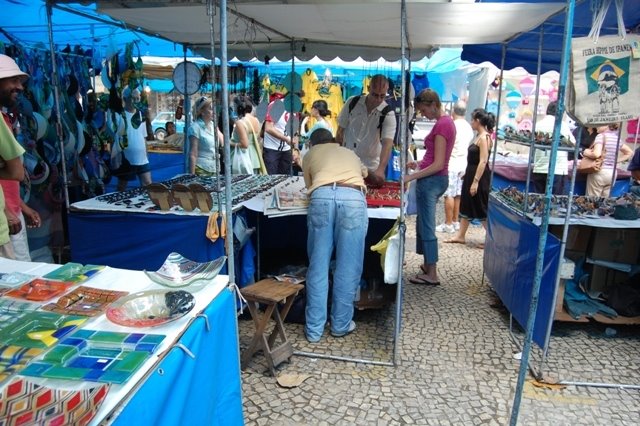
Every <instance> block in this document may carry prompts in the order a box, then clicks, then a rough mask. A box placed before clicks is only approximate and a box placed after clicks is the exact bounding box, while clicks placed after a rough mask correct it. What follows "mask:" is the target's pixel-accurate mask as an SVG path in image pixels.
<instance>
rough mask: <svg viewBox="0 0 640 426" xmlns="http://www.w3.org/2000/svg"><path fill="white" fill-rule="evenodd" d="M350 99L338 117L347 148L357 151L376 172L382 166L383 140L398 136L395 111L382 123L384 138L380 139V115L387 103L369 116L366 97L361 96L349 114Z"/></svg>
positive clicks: (362, 159) (361, 159)
mask: <svg viewBox="0 0 640 426" xmlns="http://www.w3.org/2000/svg"><path fill="white" fill-rule="evenodd" d="M351 99H353V98H349V99H348V100H347V102H345V104H344V107H343V108H342V110H341V111H340V114H339V115H338V125H339V126H340V127H342V128H343V129H345V132H344V142H345V147H346V148H348V149H351V150H353V151H355V153H356V154H357V155H358V157H359V158H360V161H362V164H364V165H365V167H367V169H369V170H376V169H377V168H378V165H379V164H380V151H382V143H381V139H391V140H393V138H394V137H395V135H396V115H395V114H394V113H393V111H389V113H388V114H387V115H386V116H385V119H384V122H383V123H382V138H381V137H380V129H378V124H379V123H380V114H381V113H382V110H383V109H384V107H386V106H387V103H386V102H382V103H381V104H380V105H379V106H378V107H377V108H375V109H374V110H373V111H371V113H369V114H367V105H366V103H365V99H366V96H365V95H362V96H360V99H358V102H357V103H356V104H355V105H354V106H353V109H352V110H351V113H349V105H350V104H351Z"/></svg>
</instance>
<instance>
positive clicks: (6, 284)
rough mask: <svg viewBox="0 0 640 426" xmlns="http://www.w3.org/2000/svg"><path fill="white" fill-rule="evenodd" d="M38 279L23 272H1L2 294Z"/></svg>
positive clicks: (0, 284)
mask: <svg viewBox="0 0 640 426" xmlns="http://www.w3.org/2000/svg"><path fill="white" fill-rule="evenodd" d="M34 278H37V277H36V276H35V275H30V274H23V273H22V272H0V292H4V291H6V290H10V289H12V288H16V287H20V286H21V285H23V284H26V283H28V282H29V281H31V280H33V279H34Z"/></svg>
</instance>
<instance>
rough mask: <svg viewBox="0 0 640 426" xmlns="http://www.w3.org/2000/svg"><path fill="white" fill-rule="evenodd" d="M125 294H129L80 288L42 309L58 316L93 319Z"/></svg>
mask: <svg viewBox="0 0 640 426" xmlns="http://www.w3.org/2000/svg"><path fill="white" fill-rule="evenodd" d="M127 294H129V293H128V292H126V291H113V290H102V289H99V288H93V287H86V286H80V287H78V288H76V289H74V290H73V291H70V292H69V293H67V294H65V295H63V296H60V298H59V299H58V301H57V302H56V303H49V304H48V305H45V306H43V307H42V309H43V310H45V311H50V312H57V313H59V314H67V315H83V316H87V317H94V316H97V315H100V314H102V313H103V312H104V311H105V309H106V308H107V305H109V304H110V303H112V302H114V301H116V300H118V299H119V298H121V297H122V296H126V295H127Z"/></svg>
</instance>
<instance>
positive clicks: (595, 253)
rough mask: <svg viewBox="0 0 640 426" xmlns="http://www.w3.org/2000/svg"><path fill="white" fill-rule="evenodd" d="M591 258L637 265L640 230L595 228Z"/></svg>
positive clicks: (639, 248)
mask: <svg viewBox="0 0 640 426" xmlns="http://www.w3.org/2000/svg"><path fill="white" fill-rule="evenodd" d="M594 233H595V235H594V238H593V240H592V244H591V250H590V253H589V257H591V258H592V259H598V260H606V261H608V262H617V263H627V264H630V265H636V264H637V263H638V257H639V253H640V229H621V228H595V229H594Z"/></svg>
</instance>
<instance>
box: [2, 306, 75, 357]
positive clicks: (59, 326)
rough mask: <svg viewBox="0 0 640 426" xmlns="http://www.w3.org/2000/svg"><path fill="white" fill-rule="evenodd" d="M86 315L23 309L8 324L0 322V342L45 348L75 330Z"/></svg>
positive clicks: (23, 346)
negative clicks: (17, 316)
mask: <svg viewBox="0 0 640 426" xmlns="http://www.w3.org/2000/svg"><path fill="white" fill-rule="evenodd" d="M86 320H87V318H86V317H77V316H72V315H58V314H56V313H53V312H42V311H32V312H29V311H25V312H24V313H22V314H21V315H20V317H19V318H18V319H17V320H16V321H13V322H12V323H10V324H7V325H5V324H0V327H1V328H0V342H2V344H3V345H13V346H19V347H22V348H41V349H46V348H49V347H51V346H53V345H55V344H56V343H57V342H58V340H59V339H62V338H63V337H64V336H66V335H67V334H69V333H71V332H72V331H74V330H76V328H78V327H79V326H80V325H81V324H82V323H84V322H85V321H86Z"/></svg>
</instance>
